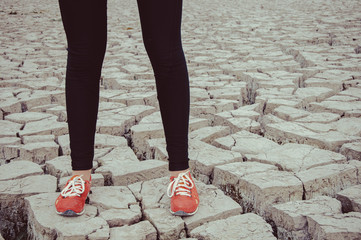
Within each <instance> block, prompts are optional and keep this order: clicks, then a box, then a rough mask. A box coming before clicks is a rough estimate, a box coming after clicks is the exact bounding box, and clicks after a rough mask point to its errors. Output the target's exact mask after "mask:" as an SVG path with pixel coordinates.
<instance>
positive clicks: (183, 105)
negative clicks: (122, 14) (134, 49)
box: [137, 0, 190, 171]
mask: <svg viewBox="0 0 361 240" xmlns="http://www.w3.org/2000/svg"><path fill="white" fill-rule="evenodd" d="M137 3H138V10H139V16H140V21H141V27H142V35H143V42H144V46H145V48H146V51H147V53H148V56H149V59H150V61H151V64H152V67H153V71H154V76H155V79H156V87H157V98H158V101H159V107H160V112H161V116H162V122H163V126H164V133H165V137H166V142H167V152H168V157H169V170H170V171H178V170H184V169H187V168H188V167H189V166H188V160H189V159H188V125H189V103H190V95H189V79H188V71H187V65H186V61H185V56H184V53H183V49H182V42H181V19H182V0H137Z"/></svg>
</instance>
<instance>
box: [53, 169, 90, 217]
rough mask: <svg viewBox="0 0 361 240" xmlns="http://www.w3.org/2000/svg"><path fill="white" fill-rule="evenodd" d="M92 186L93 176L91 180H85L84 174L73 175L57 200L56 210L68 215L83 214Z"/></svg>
mask: <svg viewBox="0 0 361 240" xmlns="http://www.w3.org/2000/svg"><path fill="white" fill-rule="evenodd" d="M90 186H91V177H90V180H89V181H87V180H83V179H82V175H81V176H79V175H74V176H73V177H71V178H70V179H69V180H68V182H67V183H66V186H65V187H64V189H63V191H61V193H60V195H59V197H58V198H57V199H56V201H55V207H56V212H57V213H58V214H60V215H62V216H66V217H75V216H79V215H82V214H83V213H84V205H85V200H86V198H87V197H88V194H89V191H90Z"/></svg>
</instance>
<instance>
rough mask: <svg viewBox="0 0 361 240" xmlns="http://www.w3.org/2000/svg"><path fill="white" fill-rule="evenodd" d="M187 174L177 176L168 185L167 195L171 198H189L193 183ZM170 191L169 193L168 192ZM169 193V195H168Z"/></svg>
mask: <svg viewBox="0 0 361 240" xmlns="http://www.w3.org/2000/svg"><path fill="white" fill-rule="evenodd" d="M188 172H189V171H187V172H185V173H180V174H178V177H176V178H174V179H173V181H171V182H170V183H169V185H168V189H167V195H168V197H172V196H173V195H174V194H175V195H184V196H188V197H191V196H192V195H191V190H190V189H192V188H193V186H194V184H193V181H192V180H191V179H190V178H189V176H188ZM170 191H171V192H170ZM169 192H170V193H169Z"/></svg>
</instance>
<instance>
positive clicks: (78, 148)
mask: <svg viewBox="0 0 361 240" xmlns="http://www.w3.org/2000/svg"><path fill="white" fill-rule="evenodd" d="M137 4H138V10H139V16H140V23H141V30H142V36H143V42H144V46H145V49H146V51H147V54H148V57H149V59H150V62H151V65H152V68H153V72H154V76H155V81H156V89H157V99H158V102H159V107H160V113H161V117H162V122H163V127H164V133H165V138H166V144H167V147H166V149H167V152H168V161H169V170H170V171H176V170H184V169H187V168H188V167H189V166H188V161H189V158H188V127H189V103H190V95H189V79H188V70H187V65H186V61H185V56H184V52H183V49H182V42H181V19H182V0H137ZM59 6H60V12H61V17H62V21H63V26H64V30H65V34H66V38H67V43H68V47H67V50H68V58H67V67H66V81H65V95H66V110H67V117H68V128H69V135H70V149H71V154H70V156H71V159H72V169H73V170H87V169H91V168H92V167H93V165H92V163H93V158H94V140H95V131H96V121H97V115H98V106H99V84H100V75H101V69H102V65H103V60H104V55H105V51H106V44H107V1H106V0H59Z"/></svg>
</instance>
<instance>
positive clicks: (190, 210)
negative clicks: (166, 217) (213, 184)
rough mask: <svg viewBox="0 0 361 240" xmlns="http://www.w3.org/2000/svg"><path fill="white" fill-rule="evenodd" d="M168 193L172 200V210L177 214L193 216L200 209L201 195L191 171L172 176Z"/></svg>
mask: <svg viewBox="0 0 361 240" xmlns="http://www.w3.org/2000/svg"><path fill="white" fill-rule="evenodd" d="M170 181H171V182H170V183H169V185H168V189H167V195H168V197H170V198H171V200H170V212H171V213H172V214H173V215H176V216H183V217H184V216H192V215H194V214H195V213H196V212H197V210H198V205H199V196H198V192H197V189H196V185H195V183H194V180H193V179H192V176H191V174H190V171H189V170H188V171H187V172H184V173H180V174H178V177H170Z"/></svg>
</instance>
